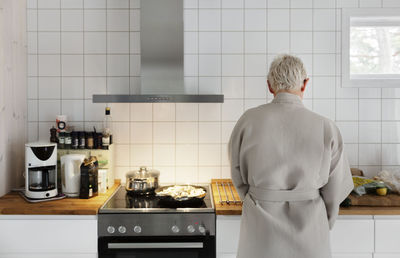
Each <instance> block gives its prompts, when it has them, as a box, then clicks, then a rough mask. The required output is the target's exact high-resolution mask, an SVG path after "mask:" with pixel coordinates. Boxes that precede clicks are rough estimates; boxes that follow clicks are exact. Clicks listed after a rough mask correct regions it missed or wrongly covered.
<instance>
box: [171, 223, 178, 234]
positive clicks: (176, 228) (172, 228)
mask: <svg viewBox="0 0 400 258" xmlns="http://www.w3.org/2000/svg"><path fill="white" fill-rule="evenodd" d="M171 230H172V232H173V233H175V234H176V233H179V231H180V230H179V227H178V226H177V225H173V226H172V227H171Z"/></svg>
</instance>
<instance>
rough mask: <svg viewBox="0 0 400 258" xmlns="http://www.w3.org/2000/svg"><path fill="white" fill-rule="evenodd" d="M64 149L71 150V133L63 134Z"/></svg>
mask: <svg viewBox="0 0 400 258" xmlns="http://www.w3.org/2000/svg"><path fill="white" fill-rule="evenodd" d="M64 138H65V140H64V149H71V143H72V138H71V133H68V132H66V133H65V134H64Z"/></svg>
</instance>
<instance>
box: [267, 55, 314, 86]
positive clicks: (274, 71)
mask: <svg viewBox="0 0 400 258" xmlns="http://www.w3.org/2000/svg"><path fill="white" fill-rule="evenodd" d="M305 79H307V72H306V69H305V68H304V64H303V62H302V61H301V59H300V58H298V57H296V56H292V55H288V54H283V55H279V56H277V57H275V59H274V61H272V63H271V65H270V68H269V72H268V81H269V83H270V84H271V88H272V90H273V91H275V92H278V91H280V90H299V89H300V88H301V86H302V84H303V81H304V80H305Z"/></svg>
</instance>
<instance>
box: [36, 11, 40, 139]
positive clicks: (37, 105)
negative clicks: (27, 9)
mask: <svg viewBox="0 0 400 258" xmlns="http://www.w3.org/2000/svg"><path fill="white" fill-rule="evenodd" d="M36 34H37V36H36V42H37V43H36V44H37V46H36V66H37V67H36V75H37V97H38V101H37V103H36V107H37V120H38V122H37V136H36V138H37V140H39V139H40V119H39V113H40V107H39V103H40V101H39V96H40V95H39V94H40V85H39V3H36Z"/></svg>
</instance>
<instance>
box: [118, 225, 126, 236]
mask: <svg viewBox="0 0 400 258" xmlns="http://www.w3.org/2000/svg"><path fill="white" fill-rule="evenodd" d="M118 231H119V233H121V234H125V233H126V227H124V226H119V227H118Z"/></svg>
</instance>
